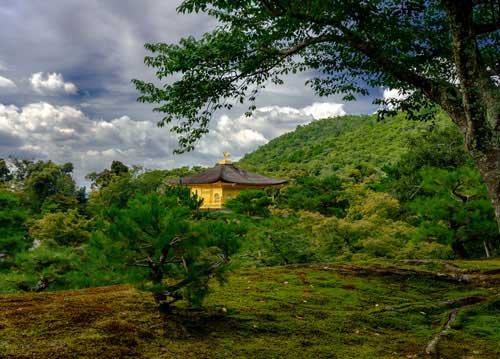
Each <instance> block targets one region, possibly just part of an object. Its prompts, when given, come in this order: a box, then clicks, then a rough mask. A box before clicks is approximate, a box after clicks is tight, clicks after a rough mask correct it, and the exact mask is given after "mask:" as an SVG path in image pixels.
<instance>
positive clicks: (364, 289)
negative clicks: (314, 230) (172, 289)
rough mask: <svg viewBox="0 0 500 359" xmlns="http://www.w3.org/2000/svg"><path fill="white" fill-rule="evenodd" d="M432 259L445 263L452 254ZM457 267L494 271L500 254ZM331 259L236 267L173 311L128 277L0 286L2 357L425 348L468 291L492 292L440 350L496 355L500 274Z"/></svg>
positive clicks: (377, 352) (380, 353)
mask: <svg viewBox="0 0 500 359" xmlns="http://www.w3.org/2000/svg"><path fill="white" fill-rule="evenodd" d="M361 265H363V266H373V265H377V266H379V267H380V266H384V265H387V264H384V263H376V264H374V263H363V264H361ZM392 265H393V264H392ZM424 266H425V267H426V270H441V269H446V268H445V267H446V265H445V263H444V262H438V263H425V264H424ZM453 266H456V267H457V270H458V271H460V270H462V269H463V270H464V271H472V272H474V271H485V270H489V271H491V270H494V269H498V268H500V261H499V260H497V261H495V260H492V261H481V262H454V263H453ZM404 267H406V268H410V267H419V268H420V269H421V267H422V264H404ZM328 268H329V267H328V265H324V266H323V265H315V266H298V267H272V268H259V269H240V270H238V271H236V272H234V273H233V274H231V276H230V278H229V281H228V283H227V284H226V285H224V286H222V287H220V286H218V285H217V284H214V289H213V292H212V293H211V294H210V295H209V297H208V298H207V300H206V302H205V309H203V310H188V309H186V308H182V307H181V308H178V309H176V312H175V313H174V314H172V315H168V316H167V317H166V320H165V321H163V320H162V319H161V318H160V316H159V314H158V312H157V311H156V307H155V304H154V302H153V301H152V299H151V296H150V295H149V294H148V293H144V292H140V291H138V290H136V289H135V288H133V287H131V286H111V287H100V288H91V289H85V290H78V291H64V292H56V293H42V294H25V295H3V296H0V358H121V357H131V358H132V357H133V358H189V357H193V358H195V357H196V358H198V357H200V358H205V357H209V358H212V357H214V358H226V357H231V358H240V357H242V358H283V357H287V358H416V357H425V355H424V349H425V347H426V345H427V343H428V342H429V341H430V340H431V338H432V337H433V336H434V335H435V334H436V333H437V332H439V330H440V328H441V325H442V324H443V322H444V321H445V320H446V317H447V312H448V311H449V310H450V308H445V307H441V306H438V305H437V303H442V302H444V301H447V300H450V299H456V298H462V297H467V296H472V295H476V296H485V297H488V298H491V300H488V301H485V302H484V303H481V304H478V305H474V306H471V307H468V308H464V309H463V310H461V311H460V312H459V315H458V318H457V320H456V322H455V324H454V325H453V328H452V330H451V331H450V333H449V335H448V336H447V337H445V338H444V339H443V341H442V342H441V343H440V345H439V348H440V353H441V356H442V357H444V358H481V359H482V358H498V357H500V298H499V297H498V292H499V291H500V289H499V288H498V285H492V284H491V282H476V283H473V284H470V283H469V284H462V283H449V282H445V281H442V280H431V279H421V278H418V277H401V276H384V277H380V276H370V275H363V276H357V275H348V274H339V273H338V272H335V271H332V270H328ZM493 283H495V281H493ZM496 283H498V282H496Z"/></svg>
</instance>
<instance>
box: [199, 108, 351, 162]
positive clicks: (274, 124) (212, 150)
mask: <svg viewBox="0 0 500 359" xmlns="http://www.w3.org/2000/svg"><path fill="white" fill-rule="evenodd" d="M345 114H346V112H345V111H344V109H343V104H337V103H329V102H323V103H314V104H312V105H310V106H306V107H304V108H294V107H289V106H265V107H260V108H257V109H256V110H255V111H254V113H253V114H252V116H251V117H247V116H239V117H237V118H233V119H231V118H230V117H229V116H227V115H223V116H221V117H219V118H218V119H217V120H214V122H213V123H212V124H211V129H210V133H209V134H208V135H207V136H205V137H204V138H203V139H202V140H201V142H200V144H199V146H198V148H197V151H198V152H199V153H201V154H204V155H208V156H211V157H213V158H218V157H220V156H221V154H222V152H224V151H229V152H231V153H232V154H233V156H234V157H235V158H236V159H238V158H240V157H242V156H243V155H244V154H245V153H248V152H250V151H253V150H255V149H256V148H257V147H259V146H261V145H263V144H266V143H267V142H269V141H270V140H272V139H273V138H275V137H278V136H281V135H282V134H284V133H286V132H290V131H293V130H295V129H296V128H297V126H299V125H304V124H307V123H309V122H311V121H313V120H316V119H320V118H325V117H337V116H342V115H345Z"/></svg>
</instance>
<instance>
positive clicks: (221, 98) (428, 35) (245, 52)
mask: <svg viewBox="0 0 500 359" xmlns="http://www.w3.org/2000/svg"><path fill="white" fill-rule="evenodd" d="M178 11H179V12H181V13H193V12H204V13H207V14H208V15H210V16H212V17H215V18H216V19H217V21H218V24H219V25H218V26H217V27H216V28H215V29H214V30H213V31H212V32H211V33H207V34H205V35H203V36H202V37H201V38H200V39H194V38H192V37H189V38H185V39H182V40H181V41H180V43H179V44H178V45H176V44H164V43H157V44H147V45H146V48H147V49H148V50H150V51H151V52H152V55H151V56H148V57H146V58H145V63H146V65H147V66H150V67H153V68H155V69H156V75H157V77H158V78H159V79H160V80H164V79H165V78H168V77H172V76H173V75H177V74H179V73H180V74H181V77H180V79H179V78H175V80H173V81H169V82H167V83H166V84H162V86H157V85H155V84H153V83H147V82H144V81H140V80H134V83H135V85H136V87H137V89H138V90H139V91H140V92H141V93H142V95H141V96H140V97H139V101H142V102H148V103H156V104H158V106H157V107H156V108H155V111H158V112H161V113H163V114H164V115H165V116H164V118H163V119H162V120H161V121H160V123H159V125H160V126H163V125H165V124H169V123H171V122H174V123H175V124H174V125H173V127H172V131H174V132H175V133H177V134H178V135H179V136H180V137H179V145H180V148H179V150H178V151H180V152H182V151H185V150H191V149H192V148H193V146H194V144H195V142H196V141H197V140H198V139H199V138H200V137H201V136H202V135H203V134H205V133H206V132H208V123H209V121H210V118H211V115H212V114H213V113H214V111H217V110H219V109H229V108H231V107H232V106H233V105H234V103H235V101H234V100H236V101H240V102H244V101H245V100H249V101H250V103H251V104H250V107H249V111H250V112H251V110H252V109H254V108H255V105H254V100H255V97H256V95H257V93H258V92H259V90H261V89H262V88H263V87H264V86H265V85H266V84H269V83H270V82H273V83H275V84H281V83H282V77H283V75H286V74H288V73H290V72H297V71H306V70H312V71H311V73H314V74H317V76H316V77H314V78H311V79H310V80H309V81H308V83H309V84H310V85H311V86H312V88H313V89H314V90H315V91H316V92H317V93H318V94H319V95H322V96H328V95H333V94H343V95H344V98H345V99H346V100H353V99H355V96H356V95H359V94H361V95H366V94H368V93H369V91H370V89H372V88H374V87H378V86H387V87H390V88H394V89H400V90H401V92H402V93H403V94H405V95H406V98H405V99H404V100H400V101H398V103H397V104H394V103H393V105H397V106H396V107H393V108H396V109H397V108H400V109H405V110H407V111H408V112H409V113H410V114H412V115H415V116H416V115H425V114H427V111H420V110H419V109H421V108H422V107H424V108H428V109H430V108H432V107H433V106H435V105H438V106H439V107H441V108H443V109H444V110H445V111H446V112H447V113H448V114H449V115H450V116H451V118H452V119H453V121H454V123H455V124H456V125H457V126H458V128H459V129H460V131H461V133H462V134H463V136H464V139H465V145H466V147H467V150H468V151H469V153H470V154H471V155H472V157H473V158H474V161H475V163H476V165H477V167H478V168H479V170H480V172H481V175H482V177H483V179H484V181H485V183H486V186H487V188H488V193H489V196H490V199H491V201H492V203H493V206H494V208H495V211H496V218H497V221H498V224H499V226H500V87H499V81H500V80H499V75H500V2H499V1H498V0H427V1H423V0H362V1H360V0H331V1H324V0H238V1H227V0H185V1H184V2H182V4H181V5H180V6H179V8H178Z"/></svg>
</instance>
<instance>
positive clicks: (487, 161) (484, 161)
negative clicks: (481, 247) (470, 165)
mask: <svg viewBox="0 0 500 359" xmlns="http://www.w3.org/2000/svg"><path fill="white" fill-rule="evenodd" d="M476 165H477V167H478V169H479V172H480V173H481V176H482V177H483V180H484V183H485V184H486V188H487V189H488V194H489V197H490V200H491V203H492V205H493V208H494V210H495V217H496V220H497V223H498V228H499V231H500V148H497V149H494V150H493V151H491V152H490V153H487V154H484V155H482V156H480V157H479V156H478V158H477V159H476Z"/></svg>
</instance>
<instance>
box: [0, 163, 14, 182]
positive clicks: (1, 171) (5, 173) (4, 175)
mask: <svg viewBox="0 0 500 359" xmlns="http://www.w3.org/2000/svg"><path fill="white" fill-rule="evenodd" d="M11 179H12V174H11V173H10V169H9V166H8V165H7V162H5V160H4V159H3V158H0V183H5V182H8V181H10V180H11Z"/></svg>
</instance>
